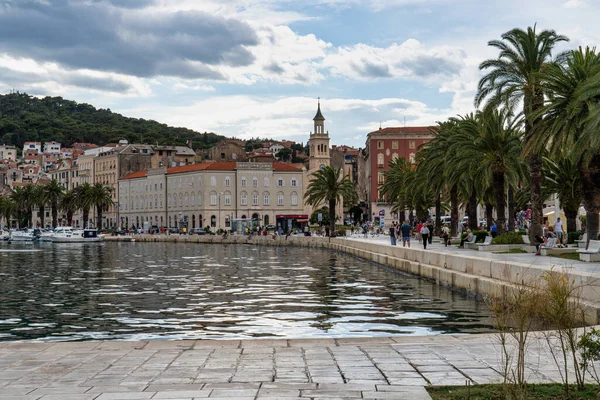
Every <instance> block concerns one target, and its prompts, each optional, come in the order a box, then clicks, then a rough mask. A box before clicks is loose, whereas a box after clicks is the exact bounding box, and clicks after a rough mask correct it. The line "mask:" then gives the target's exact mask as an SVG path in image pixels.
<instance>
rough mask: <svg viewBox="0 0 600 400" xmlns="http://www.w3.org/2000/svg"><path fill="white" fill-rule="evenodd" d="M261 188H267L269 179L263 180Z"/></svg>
mask: <svg viewBox="0 0 600 400" xmlns="http://www.w3.org/2000/svg"><path fill="white" fill-rule="evenodd" d="M263 186H264V187H269V178H265V179H264V180H263Z"/></svg>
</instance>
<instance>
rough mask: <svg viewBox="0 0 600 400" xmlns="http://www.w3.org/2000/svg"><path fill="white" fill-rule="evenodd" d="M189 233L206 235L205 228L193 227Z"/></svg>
mask: <svg viewBox="0 0 600 400" xmlns="http://www.w3.org/2000/svg"><path fill="white" fill-rule="evenodd" d="M188 235H206V231H205V230H204V228H192V229H190V231H189V232H188Z"/></svg>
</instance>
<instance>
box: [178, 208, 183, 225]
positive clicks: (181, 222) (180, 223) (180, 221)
mask: <svg viewBox="0 0 600 400" xmlns="http://www.w3.org/2000/svg"><path fill="white" fill-rule="evenodd" d="M182 225H183V218H182V217H181V211H179V229H181V228H182Z"/></svg>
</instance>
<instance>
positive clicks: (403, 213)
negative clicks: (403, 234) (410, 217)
mask: <svg viewBox="0 0 600 400" xmlns="http://www.w3.org/2000/svg"><path fill="white" fill-rule="evenodd" d="M405 220H406V211H404V210H402V211H400V223H402V222H404V221H405Z"/></svg>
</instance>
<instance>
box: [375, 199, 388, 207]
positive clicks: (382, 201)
mask: <svg viewBox="0 0 600 400" xmlns="http://www.w3.org/2000/svg"><path fill="white" fill-rule="evenodd" d="M377 205H378V206H385V205H387V200H386V199H377Z"/></svg>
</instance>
